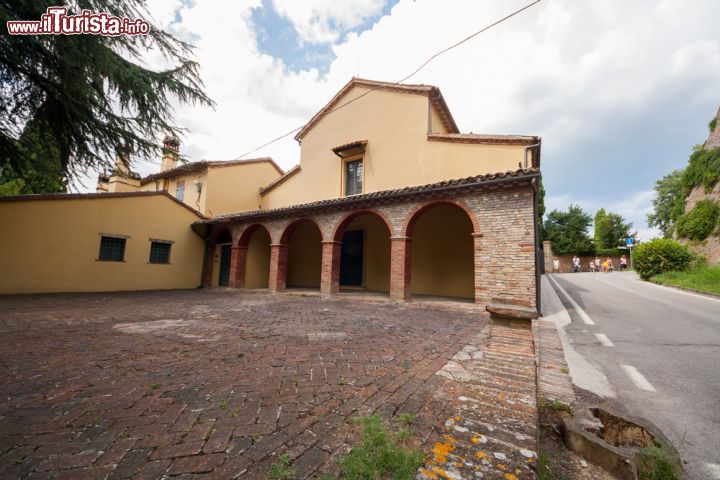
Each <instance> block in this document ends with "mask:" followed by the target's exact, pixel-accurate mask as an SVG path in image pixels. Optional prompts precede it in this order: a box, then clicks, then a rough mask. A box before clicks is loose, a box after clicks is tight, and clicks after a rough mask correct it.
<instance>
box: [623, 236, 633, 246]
mask: <svg viewBox="0 0 720 480" xmlns="http://www.w3.org/2000/svg"><path fill="white" fill-rule="evenodd" d="M634 243H635V240H633V238H632V237H628V238H626V239H625V245H627V246H628V247H632V246H633V244H634Z"/></svg>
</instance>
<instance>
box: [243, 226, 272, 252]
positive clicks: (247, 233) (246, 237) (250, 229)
mask: <svg viewBox="0 0 720 480" xmlns="http://www.w3.org/2000/svg"><path fill="white" fill-rule="evenodd" d="M258 229H262V230H265V231H266V232H267V234H268V237H270V243H272V233H270V230H269V229H268V228H267V227H266V226H265V225H263V224H262V223H253V224H252V225H248V226H247V227H245V229H244V230H243V231H242V233H241V234H240V237H239V239H238V241H237V242H235V244H236V245H237V246H239V247H247V246H248V243H250V238H251V237H252V236H253V233H255V232H256V231H257V230H258Z"/></svg>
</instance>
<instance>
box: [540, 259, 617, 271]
mask: <svg viewBox="0 0 720 480" xmlns="http://www.w3.org/2000/svg"><path fill="white" fill-rule="evenodd" d="M572 267H573V272H580V271H581V270H582V267H581V265H580V257H578V256H577V255H575V256H573V259H572ZM619 267H620V271H621V272H622V271H624V270H627V268H628V259H627V257H626V256H625V255H623V256H621V257H620V265H619ZM559 271H560V260H559V259H557V258H554V259H553V272H554V273H558V272H559ZM614 271H615V265H614V264H613V259H612V258H610V257H607V258H606V259H605V260H602V261H601V260H600V257H595V259H594V260H593V259H591V260H590V261H589V262H588V272H614Z"/></svg>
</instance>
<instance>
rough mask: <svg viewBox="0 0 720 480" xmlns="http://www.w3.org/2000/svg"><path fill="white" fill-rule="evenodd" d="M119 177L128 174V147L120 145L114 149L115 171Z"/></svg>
mask: <svg viewBox="0 0 720 480" xmlns="http://www.w3.org/2000/svg"><path fill="white" fill-rule="evenodd" d="M114 173H116V174H117V175H119V176H121V177H128V176H129V175H130V149H128V148H127V147H125V146H120V147H117V148H116V149H115V172H114Z"/></svg>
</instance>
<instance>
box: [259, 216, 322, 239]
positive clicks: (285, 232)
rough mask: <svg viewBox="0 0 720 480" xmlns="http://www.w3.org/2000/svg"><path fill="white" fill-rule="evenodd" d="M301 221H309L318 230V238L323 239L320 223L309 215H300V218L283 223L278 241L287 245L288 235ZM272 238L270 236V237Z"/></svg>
mask: <svg viewBox="0 0 720 480" xmlns="http://www.w3.org/2000/svg"><path fill="white" fill-rule="evenodd" d="M303 222H310V223H312V224H313V225H315V227H316V228H317V229H318V230H319V231H320V238H321V241H325V235H323V230H322V228H320V224H319V223H318V222H317V221H316V220H315V219H314V218H311V217H302V218H296V219H295V220H292V221H291V222H290V223H288V224H287V225H285V228H283V229H282V234H281V235H280V240H279V243H280V244H282V245H287V243H288V242H289V241H290V236H291V235H292V233H293V232H294V231H295V228H297V226H298V225H300V224H301V223H303ZM270 238H272V236H271V237H270Z"/></svg>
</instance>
